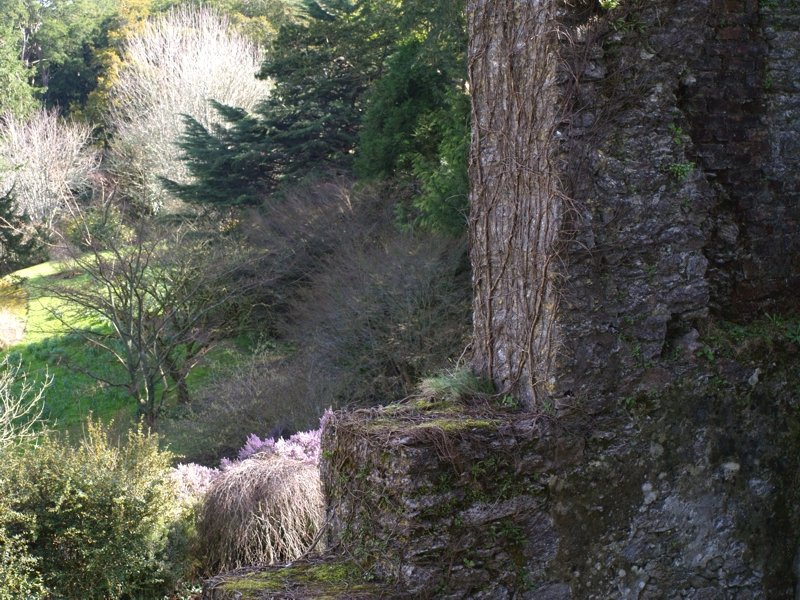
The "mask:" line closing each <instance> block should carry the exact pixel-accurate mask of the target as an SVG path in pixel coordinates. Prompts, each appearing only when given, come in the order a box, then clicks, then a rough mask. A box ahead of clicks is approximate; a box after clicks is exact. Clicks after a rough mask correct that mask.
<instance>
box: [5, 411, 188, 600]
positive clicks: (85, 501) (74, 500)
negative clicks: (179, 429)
mask: <svg viewBox="0 0 800 600" xmlns="http://www.w3.org/2000/svg"><path fill="white" fill-rule="evenodd" d="M171 458H172V457H171V455H170V454H169V453H167V452H164V451H162V450H160V449H159V447H158V440H157V438H156V437H154V436H148V435H146V434H145V433H143V432H142V431H141V429H140V430H138V431H136V430H134V431H132V432H131V433H129V434H128V437H127V440H126V443H125V444H124V445H122V446H118V445H116V444H115V443H113V442H112V441H111V439H110V435H109V430H108V428H107V427H105V426H102V425H100V424H99V423H96V422H95V423H93V422H89V424H88V425H87V434H86V437H85V439H84V440H83V441H82V442H81V443H80V445H78V446H77V447H74V446H73V445H72V444H70V443H69V441H68V440H66V441H64V440H59V439H57V438H55V437H46V438H45V439H44V440H43V441H42V442H41V443H40V445H39V446H38V447H36V448H35V449H30V450H29V451H27V452H25V453H24V454H22V455H21V456H18V457H13V458H12V459H11V460H10V462H7V464H6V465H5V466H4V473H5V475H6V479H5V480H4V481H2V489H0V491H2V496H0V497H2V498H4V499H5V501H6V502H8V505H9V508H10V510H12V511H14V512H13V513H6V514H7V515H9V514H10V515H11V516H12V517H13V515H14V513H16V514H18V515H25V519H29V527H28V531H29V532H30V535H28V536H27V537H22V538H17V539H18V540H19V542H20V543H25V544H26V545H27V552H26V553H25V554H20V557H21V558H20V560H18V561H17V563H16V564H17V565H18V569H17V570H18V571H20V572H21V573H22V574H23V575H24V576H25V577H26V578H27V579H22V580H21V581H22V582H23V583H24V584H25V585H28V586H29V587H30V589H31V590H32V592H34V594H35V592H36V591H37V589H38V585H37V584H38V582H37V577H36V576H35V573H37V572H38V573H39V574H40V575H41V579H42V580H43V581H44V583H45V585H46V586H47V588H48V591H49V592H50V595H49V596H48V597H53V598H83V599H86V600H91V599H95V598H96V599H98V600H99V599H100V598H103V599H107V598H109V599H110V598H122V597H126V598H160V597H162V596H163V594H164V593H166V592H168V591H169V590H171V589H172V584H173V583H174V581H175V578H176V576H177V575H178V573H176V572H175V571H174V569H175V568H176V566H175V565H174V564H171V562H170V551H171V544H172V543H173V541H174V540H175V539H177V538H175V537H172V534H173V531H174V530H175V529H174V528H175V527H176V526H177V525H178V523H179V518H180V511H179V507H178V506H177V503H176V500H175V488H174V485H173V482H172V480H171V479H170V477H169V466H170V461H171ZM17 520H18V519H17ZM5 548H10V549H12V550H14V549H16V550H18V551H20V552H21V551H22V550H23V548H22V547H20V546H19V545H17V546H13V545H12V546H6V547H5ZM5 548H4V549H5ZM26 554H27V556H28V558H26ZM33 569H35V571H34V570H33ZM0 597H2V596H0ZM22 597H26V596H16V598H22ZM33 597H36V595H34V596H33Z"/></svg>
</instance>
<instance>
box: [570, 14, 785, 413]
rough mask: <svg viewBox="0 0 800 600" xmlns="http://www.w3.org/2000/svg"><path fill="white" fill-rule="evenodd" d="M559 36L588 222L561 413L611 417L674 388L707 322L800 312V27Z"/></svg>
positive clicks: (682, 27) (641, 29) (573, 244)
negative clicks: (636, 396) (673, 364)
mask: <svg viewBox="0 0 800 600" xmlns="http://www.w3.org/2000/svg"><path fill="white" fill-rule="evenodd" d="M562 19H563V20H562V25H563V27H564V30H565V32H566V33H565V36H564V38H565V40H567V41H566V42H564V43H563V44H562V46H561V49H560V52H561V55H562V60H563V65H564V66H563V68H562V71H563V73H564V74H565V75H564V79H565V82H564V84H563V86H564V88H565V90H566V89H568V88H570V87H571V88H573V90H571V91H570V93H569V95H567V94H566V93H565V98H566V100H567V101H569V102H570V103H571V111H570V113H569V114H570V117H569V118H568V119H565V121H564V123H562V132H561V133H562V135H561V138H560V140H559V144H560V145H559V146H558V149H557V150H556V151H557V152H558V153H559V157H560V161H561V162H560V166H559V168H560V172H561V180H562V182H563V183H564V191H565V193H566V194H567V195H569V196H570V197H571V198H572V201H573V207H574V211H573V213H572V214H571V217H572V221H571V223H572V226H571V227H568V228H565V229H566V231H565V235H564V238H565V244H566V250H565V252H564V254H563V256H564V263H563V266H562V269H563V272H564V275H565V286H564V290H563V298H564V301H563V302H562V305H561V308H560V314H559V316H558V318H557V319H556V320H557V322H558V324H559V326H560V328H561V332H562V337H561V340H562V344H561V349H562V352H561V356H560V362H559V365H558V368H557V369H556V378H557V380H558V386H557V388H558V391H557V393H556V394H555V397H556V399H557V400H556V401H557V402H558V403H559V405H562V406H565V407H569V406H570V405H573V406H575V405H578V404H583V405H584V406H585V407H588V409H589V410H603V409H602V406H601V405H602V402H603V401H602V396H603V394H605V393H606V392H609V391H614V392H622V393H627V392H629V391H632V390H636V389H640V388H642V387H647V386H653V385H656V386H657V385H661V384H663V382H664V381H665V378H666V379H668V375H666V374H665V373H664V372H663V369H660V368H659V363H660V362H662V361H664V360H665V359H668V358H675V359H678V358H680V356H681V354H685V353H686V352H687V351H691V350H693V349H696V348H695V346H696V338H697V335H698V332H702V330H703V326H704V323H705V322H706V319H707V317H708V315H709V314H710V315H712V316H724V317H725V318H727V319H731V320H737V321H740V322H746V321H747V320H749V319H751V318H753V317H755V316H757V315H759V314H763V312H764V311H765V310H771V311H778V312H781V311H784V312H785V311H786V310H792V307H795V309H796V306H797V303H796V297H797V296H796V294H797V292H798V290H799V289H800V288H798V283H800V222H799V220H798V219H799V217H800V202H799V201H798V200H800V198H798V189H800V188H799V187H798V182H799V181H800V175H799V174H798V173H800V163H798V161H800V159H799V158H798V156H800V152H798V147H799V146H798V144H799V143H800V83H798V82H800V60H798V55H799V54H798V53H800V33H798V27H797V26H798V19H800V16H799V15H798V9H797V8H796V6H795V5H794V4H793V3H792V2H790V1H788V0H787V1H786V2H782V1H778V0H775V1H771V2H768V3H764V2H762V3H760V4H759V3H758V2H754V1H752V0H748V1H746V2H745V1H744V0H742V1H739V0H727V1H722V0H720V1H717V0H713V1H712V0H692V1H688V0H686V1H680V2H664V1H655V2H641V3H635V2H634V3H630V2H629V3H626V2H624V1H623V2H621V3H620V4H619V6H618V7H617V8H615V9H612V10H611V11H608V12H602V11H600V12H598V11H596V10H594V11H593V10H591V8H586V7H584V8H583V9H580V8H575V7H566V8H565V9H564V11H563V14H562ZM592 398H594V400H592Z"/></svg>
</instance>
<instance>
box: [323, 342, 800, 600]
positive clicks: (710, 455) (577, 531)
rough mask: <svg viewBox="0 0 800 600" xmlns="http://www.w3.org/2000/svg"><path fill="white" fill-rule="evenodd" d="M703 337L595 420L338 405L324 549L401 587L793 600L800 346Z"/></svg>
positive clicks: (799, 500) (440, 591) (329, 446)
mask: <svg viewBox="0 0 800 600" xmlns="http://www.w3.org/2000/svg"><path fill="white" fill-rule="evenodd" d="M715 339H716V340H717V342H718V343H719V353H720V356H719V357H718V358H715V359H714V360H713V361H709V360H706V359H704V358H701V359H697V360H696V362H695V363H694V364H693V365H692V366H690V367H684V370H682V371H681V373H680V375H681V381H683V382H684V383H676V384H673V385H670V386H667V387H665V388H664V389H662V390H660V391H658V392H655V391H650V392H643V393H640V394H638V395H636V396H630V397H625V398H617V402H618V410H616V411H613V412H609V413H607V414H604V415H603V416H602V417H601V418H599V419H598V418H594V419H592V420H583V421H576V420H573V421H572V422H571V423H570V424H565V423H564V420H563V419H562V420H559V419H556V418H554V417H548V416H541V415H540V416H533V415H530V414H529V413H525V412H522V413H509V412H503V411H500V410H497V409H494V410H483V411H478V412H477V413H476V412H475V410H476V409H475V407H474V406H462V407H460V408H458V409H456V408H455V407H453V406H450V407H445V408H444V409H443V408H442V407H438V406H437V405H436V404H433V405H430V406H429V407H425V406H422V407H419V405H418V406H416V407H415V406H411V405H401V406H391V407H386V408H384V409H381V410H377V411H363V412H356V413H352V414H349V415H340V416H339V418H338V419H337V420H336V421H335V422H334V423H333V424H332V425H331V426H330V427H329V429H328V430H327V431H326V433H325V436H324V442H323V443H324V447H325V449H326V450H325V455H326V456H327V459H326V460H325V461H324V468H323V480H324V483H325V486H326V490H327V494H328V498H329V505H328V511H329V518H330V528H331V529H330V538H329V540H328V543H329V544H330V545H331V546H332V547H334V548H339V549H340V551H342V552H344V553H345V555H347V556H349V557H351V558H352V559H353V560H355V561H356V562H357V563H358V564H360V565H361V566H362V567H363V568H364V569H365V570H366V571H367V572H369V573H371V575H372V576H373V577H375V578H376V579H378V580H383V581H389V582H392V583H393V584H394V585H395V586H396V587H397V589H400V590H402V593H401V594H400V595H401V596H404V597H409V598H487V599H488V598H492V599H494V598H531V599H541V598H548V599H564V600H566V599H573V598H575V599H578V598H597V599H606V598H608V599H611V598H709V599H711V598H741V599H745V598H747V599H751V598H792V597H794V591H793V590H794V586H795V585H796V583H795V581H796V575H795V574H794V573H793V561H796V560H797V559H796V557H797V556H798V551H800V545H799V544H798V532H800V508H799V507H800V494H799V493H798V492H799V491H798V489H797V478H798V474H800V418H798V408H800V397H798V384H800V376H798V373H797V372H796V368H795V367H796V364H795V363H796V358H797V356H798V352H800V348H799V347H798V346H797V345H796V344H793V343H792V342H788V341H785V340H782V339H780V338H779V337H775V338H774V339H773V338H772V337H770V336H769V335H766V334H764V335H762V334H758V333H756V332H750V333H748V335H747V337H746V339H743V341H741V344H740V345H737V344H736V343H735V342H734V343H732V341H731V340H730V339H727V338H725V339H723V338H720V337H717V338H715ZM737 339H738V338H737ZM726 349H727V350H726ZM735 351H736V352H740V354H739V356H738V357H736V358H732V357H731V356H733V353H734V352H735ZM726 355H727V356H726ZM755 357H759V358H757V359H756V358H755ZM755 364H762V365H765V369H766V370H765V371H764V373H762V375H761V376H760V379H759V382H758V383H757V384H755V385H751V384H750V383H749V382H748V380H749V379H750V377H751V375H752V372H753V371H754V369H753V365H755Z"/></svg>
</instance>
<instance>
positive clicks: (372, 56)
mask: <svg viewBox="0 0 800 600" xmlns="http://www.w3.org/2000/svg"><path fill="white" fill-rule="evenodd" d="M398 10H399V9H398V8H397V6H396V5H395V4H393V3H386V2H379V1H376V0H356V1H350V0H331V1H330V2H326V3H325V4H324V5H323V4H322V3H318V2H310V3H308V4H307V6H306V19H305V20H304V21H303V22H300V23H287V24H285V25H284V26H283V27H282V28H281V30H280V33H279V35H278V39H277V41H276V43H275V44H274V47H273V49H272V51H271V52H270V53H269V54H268V58H267V60H266V61H265V62H264V64H263V66H262V70H261V73H260V76H261V77H263V78H269V79H270V80H271V81H273V83H274V87H273V90H272V93H271V95H270V97H269V98H267V99H266V100H265V101H264V102H262V103H261V104H260V105H259V106H258V107H257V108H256V109H255V110H254V111H253V112H252V113H246V112H245V111H242V110H240V109H237V108H235V107H230V106H223V105H220V104H219V103H212V105H213V106H214V108H215V110H216V111H217V113H218V114H219V116H220V117H221V119H222V121H223V122H222V123H221V124H220V125H218V126H213V127H211V128H205V127H203V126H202V125H200V124H199V123H198V122H197V121H193V120H192V119H188V118H187V119H186V129H185V133H184V135H183V138H182V140H181V142H180V147H181V149H182V151H183V159H184V161H185V162H186V164H187V167H188V169H189V170H190V172H191V174H192V175H193V176H194V177H195V181H194V182H193V183H190V184H187V185H181V184H178V183H176V182H169V181H168V182H165V184H166V186H167V187H168V189H169V190H170V191H172V192H173V193H174V194H176V195H177V196H178V197H179V198H181V199H183V200H186V201H189V202H200V203H207V204H211V205H223V206H224V205H231V204H256V203H258V202H260V201H261V200H262V199H263V197H264V196H265V195H266V194H268V193H269V192H271V191H273V190H275V189H276V187H277V186H278V185H280V184H281V183H283V182H287V181H293V180H298V179H301V178H303V177H304V176H306V175H308V174H310V173H312V172H315V171H328V170H340V171H341V170H343V171H349V170H350V168H351V166H352V158H353V154H354V152H355V147H356V144H357V140H358V131H359V127H360V123H361V119H362V114H363V111H364V102H365V100H364V98H365V92H366V91H367V90H368V89H369V87H370V85H371V84H372V82H373V81H375V80H376V79H377V78H378V77H380V75H381V72H382V68H383V66H384V62H385V57H386V55H387V53H388V52H390V51H391V50H392V48H393V47H394V44H395V42H396V38H397V31H396V26H395V25H394V23H395V22H396V20H397V15H398Z"/></svg>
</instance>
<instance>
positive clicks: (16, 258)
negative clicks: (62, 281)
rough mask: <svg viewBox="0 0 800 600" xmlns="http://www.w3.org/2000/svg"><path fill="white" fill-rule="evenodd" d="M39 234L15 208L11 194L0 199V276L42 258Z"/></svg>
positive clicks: (15, 203) (42, 251) (42, 249)
mask: <svg viewBox="0 0 800 600" xmlns="http://www.w3.org/2000/svg"><path fill="white" fill-rule="evenodd" d="M44 250H45V249H44V245H43V244H42V241H41V235H40V232H39V231H38V230H37V229H36V228H34V227H33V226H32V225H31V224H30V220H29V219H28V216H27V215H26V214H24V213H22V212H21V211H20V210H19V208H18V207H17V202H16V200H15V199H14V196H13V192H12V191H8V192H6V193H5V194H4V195H3V196H2V197H0V275H7V274H9V273H12V272H14V271H16V270H17V269H21V268H22V267H26V266H28V265H31V264H34V263H35V262H37V261H38V260H40V259H42V258H43V254H44Z"/></svg>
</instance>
